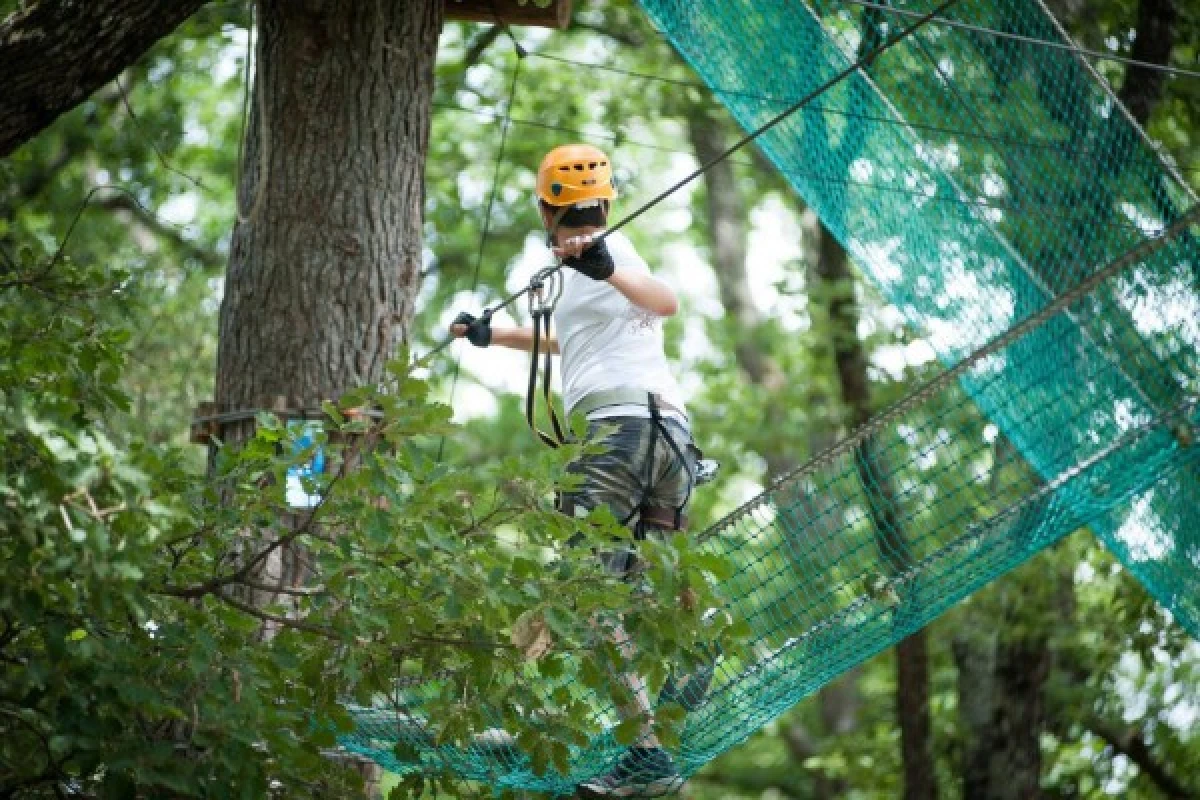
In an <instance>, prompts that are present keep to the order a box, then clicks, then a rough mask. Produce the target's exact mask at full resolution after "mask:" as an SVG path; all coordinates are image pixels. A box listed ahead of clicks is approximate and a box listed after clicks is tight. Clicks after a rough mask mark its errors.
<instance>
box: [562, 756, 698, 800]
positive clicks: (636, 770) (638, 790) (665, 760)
mask: <svg viewBox="0 0 1200 800" xmlns="http://www.w3.org/2000/svg"><path fill="white" fill-rule="evenodd" d="M682 783H683V778H682V777H681V776H680V774H679V770H677V769H676V768H675V762H674V761H672V760H671V756H669V755H668V754H667V751H666V750H663V749H662V748H661V747H631V748H629V749H628V750H627V751H625V755H623V756H621V760H620V761H618V762H617V765H616V766H615V767H613V768H612V770H611V771H610V772H606V773H605V774H603V775H600V776H597V777H595V778H593V779H592V780H590V781H587V782H585V783H581V784H579V786H578V793H579V796H580V797H584V798H589V797H661V796H663V795H665V794H669V793H670V792H673V791H675V790H676V789H678V788H679V786H680V785H681V784H682Z"/></svg>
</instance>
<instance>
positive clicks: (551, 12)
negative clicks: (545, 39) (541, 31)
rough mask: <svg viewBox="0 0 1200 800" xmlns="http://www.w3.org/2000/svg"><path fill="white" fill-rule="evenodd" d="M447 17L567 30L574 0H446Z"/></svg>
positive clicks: (468, 20)
mask: <svg viewBox="0 0 1200 800" xmlns="http://www.w3.org/2000/svg"><path fill="white" fill-rule="evenodd" d="M446 19H455V20H464V21H467V22H504V23H505V24H508V25H536V26H538V27H541V28H558V29H559V30H565V29H566V28H567V26H568V25H570V24H571V0H551V2H550V5H548V6H546V7H544V8H543V7H541V6H539V5H537V4H536V2H535V0H525V2H524V3H519V2H517V0H446Z"/></svg>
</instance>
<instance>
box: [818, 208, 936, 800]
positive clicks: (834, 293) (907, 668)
mask: <svg viewBox="0 0 1200 800" xmlns="http://www.w3.org/2000/svg"><path fill="white" fill-rule="evenodd" d="M819 236H820V240H819V248H818V249H819V258H818V262H817V274H818V276H819V278H820V280H821V281H822V282H823V283H824V284H825V292H826V294H827V298H828V305H829V319H830V327H831V331H830V338H831V339H832V341H833V357H834V363H835V364H836V366H837V373H838V384H839V387H840V390H841V394H842V402H843V404H844V405H845V407H846V410H847V412H848V416H849V422H850V424H851V425H852V426H854V427H857V426H859V425H862V424H863V423H865V422H866V421H867V420H868V419H869V418H870V416H871V407H870V384H869V382H868V376H867V355H866V351H865V349H864V348H863V346H862V342H861V341H860V340H859V338H858V322H859V312H858V305H857V302H856V301H855V297H854V282H853V279H852V276H851V273H850V263H849V258H848V257H847V255H846V251H845V250H844V249H843V248H842V246H841V244H840V243H839V242H838V241H837V240H836V239H835V238H834V237H833V236H832V235H831V234H830V233H829V231H828V230H827V229H826V228H824V227H822V228H821V229H820V234H819ZM855 455H856V461H857V463H858V467H859V475H860V478H861V479H862V480H861V482H862V485H863V491H864V492H865V493H866V494H867V499H868V501H869V502H868V505H869V508H870V514H871V519H872V522H873V524H874V527H875V532H876V538H877V539H878V540H879V549H880V552H881V553H882V554H883V556H884V558H885V559H886V560H887V561H888V562H889V564H890V565H891V566H892V568H893V569H894V570H897V571H898V570H899V569H903V568H904V567H905V566H906V563H905V562H906V560H907V556H908V551H907V548H906V547H905V545H904V531H903V530H902V529H901V527H900V523H899V520H898V519H897V517H896V513H895V503H894V499H893V498H894V490H893V487H892V485H891V481H890V479H889V476H888V471H887V466H886V465H885V464H883V463H882V457H881V455H880V454H879V453H878V452H877V451H876V450H875V448H874V446H873V440H872V439H870V438H868V439H866V440H865V441H864V442H863V445H862V446H861V447H860V448H859V450H858V452H857V453H856V454H855ZM896 716H897V719H898V721H899V723H900V740H901V755H902V760H903V765H904V797H905V800H931V799H932V798H936V797H937V772H936V768H935V765H934V761H933V752H932V745H933V726H932V722H931V718H930V713H929V656H928V652H927V644H926V634H925V631H917V632H916V633H913V634H912V635H910V636H909V637H908V638H906V639H904V640H903V641H901V642H900V643H898V644H897V645H896Z"/></svg>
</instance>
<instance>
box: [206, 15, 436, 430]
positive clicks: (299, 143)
mask: <svg viewBox="0 0 1200 800" xmlns="http://www.w3.org/2000/svg"><path fill="white" fill-rule="evenodd" d="M259 18H260V28H261V36H260V41H261V45H262V58H261V60H260V72H259V76H258V79H257V81H256V86H255V88H254V91H255V92H256V101H255V103H254V111H253V113H252V114H251V119H250V123H249V126H250V129H249V132H248V136H247V145H246V155H245V168H244V178H243V180H242V186H241V187H240V190H239V195H240V200H239V204H240V206H241V207H242V208H243V209H247V210H248V213H249V217H250V218H249V219H247V220H246V221H245V222H239V223H238V225H237V226H236V228H235V230H234V236H233V245H232V250H231V255H230V263H229V273H228V277H227V279H226V287H225V297H224V301H223V303H222V306H221V318H220V346H219V351H218V363H217V389H216V400H217V403H218V404H219V405H220V406H222V407H224V408H270V407H272V405H273V404H274V402H275V399H276V398H279V397H283V398H286V401H287V404H288V406H289V407H293V408H301V407H306V408H311V407H315V406H317V405H318V404H319V403H321V402H322V401H324V400H333V399H336V398H338V397H339V396H340V395H341V394H343V393H344V392H345V391H347V390H348V389H350V388H352V387H356V386H360V385H363V384H368V383H373V382H377V381H379V380H380V379H381V378H382V377H383V375H384V365H385V364H386V362H387V360H388V359H389V358H391V357H392V356H393V355H395V352H396V345H397V343H398V342H399V341H400V340H401V339H402V338H403V337H404V336H405V331H406V326H407V324H408V322H409V320H410V318H411V316H412V310H413V298H414V295H415V292H416V289H417V280H418V272H419V268H420V263H421V215H422V196H423V184H424V176H425V166H424V159H425V150H426V144H427V141H428V136H429V120H430V105H429V104H430V97H431V93H432V90H433V64H434V58H435V55H436V48H437V39H438V32H439V29H440V26H441V9H440V4H439V3H438V2H437V0H410V2H391V1H390V0H379V2H375V3H371V4H369V5H368V4H363V3H360V2H355V1H354V0H323V1H322V0H309V1H308V2H305V3H303V4H294V3H285V2H283V1H282V0H264V1H263V2H261V3H260V6H259ZM258 93H261V94H258Z"/></svg>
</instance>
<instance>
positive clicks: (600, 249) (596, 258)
mask: <svg viewBox="0 0 1200 800" xmlns="http://www.w3.org/2000/svg"><path fill="white" fill-rule="evenodd" d="M578 238H580V239H581V238H583V237H578ZM588 238H589V239H590V238H591V237H588ZM563 245H564V246H563V248H562V249H563V250H567V251H568V252H570V250H580V252H579V254H578V255H566V256H563V260H562V262H563V264H565V265H566V266H568V267H570V268H571V269H573V270H576V271H578V272H582V273H583V274H584V275H587V276H588V277H589V278H591V279H592V280H594V281H606V280H608V279H609V278H611V277H612V275H613V273H614V272H616V269H617V265H616V264H614V263H613V258H612V254H611V253H609V252H608V245H607V244H605V243H604V240H603V239H601V240H599V241H597V242H595V243H594V244H586V245H584V246H583V247H582V249H580V248H579V243H578V241H577V240H571V239H568V240H567V241H566V242H564V243H563ZM571 245H574V247H571Z"/></svg>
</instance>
